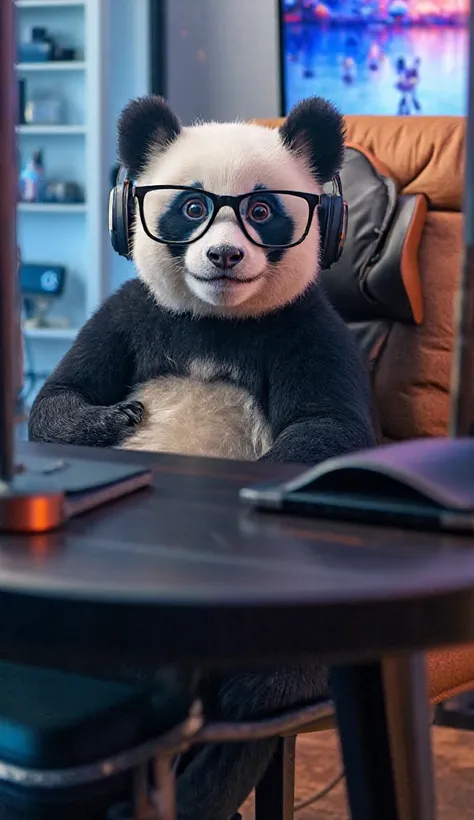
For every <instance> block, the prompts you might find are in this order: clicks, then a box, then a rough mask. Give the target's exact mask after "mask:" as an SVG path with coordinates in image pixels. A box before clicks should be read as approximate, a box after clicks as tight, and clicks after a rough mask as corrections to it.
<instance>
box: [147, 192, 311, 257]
mask: <svg viewBox="0 0 474 820" xmlns="http://www.w3.org/2000/svg"><path fill="white" fill-rule="evenodd" d="M150 191H190V192H192V193H196V194H201V195H202V196H206V197H208V198H209V199H210V200H211V202H212V204H213V206H214V210H213V212H212V214H211V218H210V220H209V222H208V223H207V226H206V228H205V230H204V231H203V232H202V233H201V234H199V236H196V237H194V238H193V239H186V240H181V241H173V242H168V241H166V240H165V239H158V237H156V236H153V234H152V233H150V231H149V229H148V226H147V224H146V218H145V205H144V202H145V197H146V195H147V193H149V192H150ZM259 193H261V194H262V196H263V195H264V194H290V195H291V196H297V197H299V198H300V199H304V200H305V201H306V202H307V203H308V208H309V210H308V222H307V225H306V228H305V230H304V233H303V236H301V237H300V239H298V240H297V242H292V243H291V244H290V245H265V244H264V243H262V242H257V241H256V240H255V238H254V237H253V236H251V235H250V233H249V232H248V230H247V228H246V226H245V223H244V220H243V219H242V215H241V213H240V204H241V203H242V201H243V200H244V199H247V198H248V197H251V196H253V197H255V196H258V194H259ZM132 196H133V197H134V198H135V199H136V201H137V202H138V211H139V214H140V220H141V223H142V227H143V230H144V231H145V233H146V235H147V236H148V237H149V238H150V239H153V241H154V242H159V243H160V245H191V244H192V243H193V242H197V241H198V240H199V239H202V237H203V236H205V234H206V233H207V232H208V230H209V228H210V227H211V225H212V224H213V222H214V221H215V219H216V217H217V214H218V213H219V211H220V210H221V208H231V209H232V211H233V212H234V214H235V217H236V219H237V222H238V224H239V227H240V228H241V229H242V231H243V233H244V234H245V236H246V237H247V239H248V240H249V241H250V242H252V243H253V244H254V245H256V246H257V247H258V248H285V249H286V248H295V247H296V246H297V245H301V243H302V242H304V240H305V239H306V237H307V236H308V234H309V231H310V228H311V225H312V222H313V218H314V212H315V210H316V208H317V206H318V205H320V204H321V200H322V197H323V196H325V195H324V194H307V193H303V192H302V191H284V190H271V191H267V190H266V189H265V190H263V191H261V192H260V191H251V192H250V193H247V194H238V195H237V196H227V195H224V196H221V195H220V194H213V193H211V192H210V191H205V190H204V189H203V188H195V187H193V186H192V185H134V186H133V187H132ZM326 196H327V194H326Z"/></svg>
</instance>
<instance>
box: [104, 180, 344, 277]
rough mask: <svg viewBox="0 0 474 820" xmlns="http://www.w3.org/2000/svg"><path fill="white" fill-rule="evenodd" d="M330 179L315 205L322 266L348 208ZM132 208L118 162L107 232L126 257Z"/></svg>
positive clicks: (336, 243)
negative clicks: (328, 188) (329, 190)
mask: <svg viewBox="0 0 474 820" xmlns="http://www.w3.org/2000/svg"><path fill="white" fill-rule="evenodd" d="M331 181H332V186H333V191H332V193H331V194H322V195H321V202H320V204H319V206H318V209H317V213H318V220H319V234H320V240H321V267H322V269H323V270H328V269H329V268H330V267H332V265H334V264H335V263H336V262H337V261H338V259H339V258H340V256H341V253H342V249H343V247H344V240H345V237H346V228H347V216H348V208H347V203H346V202H344V197H343V193H342V183H341V178H340V176H339V174H335V176H334V177H333V178H332V180H331ZM134 210H135V208H134V201H133V182H132V180H131V179H130V177H129V175H128V171H127V169H126V168H125V167H124V166H122V165H121V166H120V167H119V169H118V172H117V179H116V183H115V187H114V188H113V189H112V191H111V192H110V197H109V234H110V241H111V243H112V247H113V249H114V251H116V252H117V253H118V254H119V256H124V257H125V258H126V259H131V256H132V242H131V237H132V225H133V220H134Z"/></svg>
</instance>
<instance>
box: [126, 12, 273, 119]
mask: <svg viewBox="0 0 474 820" xmlns="http://www.w3.org/2000/svg"><path fill="white" fill-rule="evenodd" d="M138 2H140V0H138ZM166 8H167V11H166V14H167V74H168V77H167V89H166V91H167V97H168V99H169V100H170V102H171V104H172V105H173V106H174V107H175V108H176V110H177V112H178V114H179V115H180V117H181V118H182V119H183V121H184V122H186V123H189V122H190V121H192V120H193V119H195V118H198V117H202V118H204V119H217V120H228V119H235V118H237V117H239V118H243V119H251V118H253V117H273V116H278V114H279V108H280V105H279V45H278V38H279V35H278V2H277V0H167V7H166Z"/></svg>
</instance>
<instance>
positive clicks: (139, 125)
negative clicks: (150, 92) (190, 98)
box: [117, 96, 181, 177]
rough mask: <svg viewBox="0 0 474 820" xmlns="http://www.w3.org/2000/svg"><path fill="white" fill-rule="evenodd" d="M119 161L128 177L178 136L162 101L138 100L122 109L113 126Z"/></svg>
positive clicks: (178, 129) (171, 114) (173, 118)
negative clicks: (126, 171)
mask: <svg viewBox="0 0 474 820" xmlns="http://www.w3.org/2000/svg"><path fill="white" fill-rule="evenodd" d="M117 131H118V156H119V160H120V162H121V163H122V165H124V166H125V167H126V168H127V169H128V171H129V172H130V174H131V176H132V177H136V176H138V175H139V174H140V173H141V171H143V169H144V168H145V165H146V162H147V160H148V157H149V155H150V151H153V153H155V152H158V153H159V152H160V150H163V149H164V148H165V147H166V146H167V145H169V143H170V142H173V140H175V139H176V138H177V137H178V136H179V134H180V133H181V123H180V122H179V120H178V117H177V116H176V114H175V113H174V112H173V111H172V110H171V108H170V107H169V105H168V103H167V102H166V100H164V99H163V97H158V96H150V97H138V99H136V100H130V102H129V103H127V105H126V106H125V108H124V109H123V111H122V113H121V115H120V118H119V121H118V126H117Z"/></svg>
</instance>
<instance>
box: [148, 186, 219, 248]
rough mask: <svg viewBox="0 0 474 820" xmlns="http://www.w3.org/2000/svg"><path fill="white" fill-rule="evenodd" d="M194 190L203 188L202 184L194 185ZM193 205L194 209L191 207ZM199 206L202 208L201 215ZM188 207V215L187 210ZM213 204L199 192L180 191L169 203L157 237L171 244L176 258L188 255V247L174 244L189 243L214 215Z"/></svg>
mask: <svg viewBox="0 0 474 820" xmlns="http://www.w3.org/2000/svg"><path fill="white" fill-rule="evenodd" d="M192 187H193V188H202V185H201V184H200V183H193V184H192ZM191 203H193V207H191ZM198 204H201V206H202V212H201V214H200V213H199V207H198ZM187 205H188V214H187V213H186V211H185V209H186V206H187ZM212 207H213V206H212V202H210V200H209V199H208V198H207V197H206V196H205V195H204V194H201V193H199V192H198V191H178V192H177V194H176V196H175V197H173V199H172V200H171V201H170V202H169V203H168V206H167V208H166V211H164V213H162V214H161V216H160V217H159V219H158V224H157V235H158V237H160V239H162V240H163V241H165V242H166V243H169V251H170V254H171V255H172V256H174V257H175V258H180V257H182V256H183V255H184V254H185V253H186V245H180V244H176V245H174V244H173V242H176V243H180V242H188V241H189V239H191V237H192V235H193V234H194V233H195V232H196V230H197V229H198V228H199V226H202V225H204V224H205V223H207V222H208V220H209V217H210V215H211V213H212Z"/></svg>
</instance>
